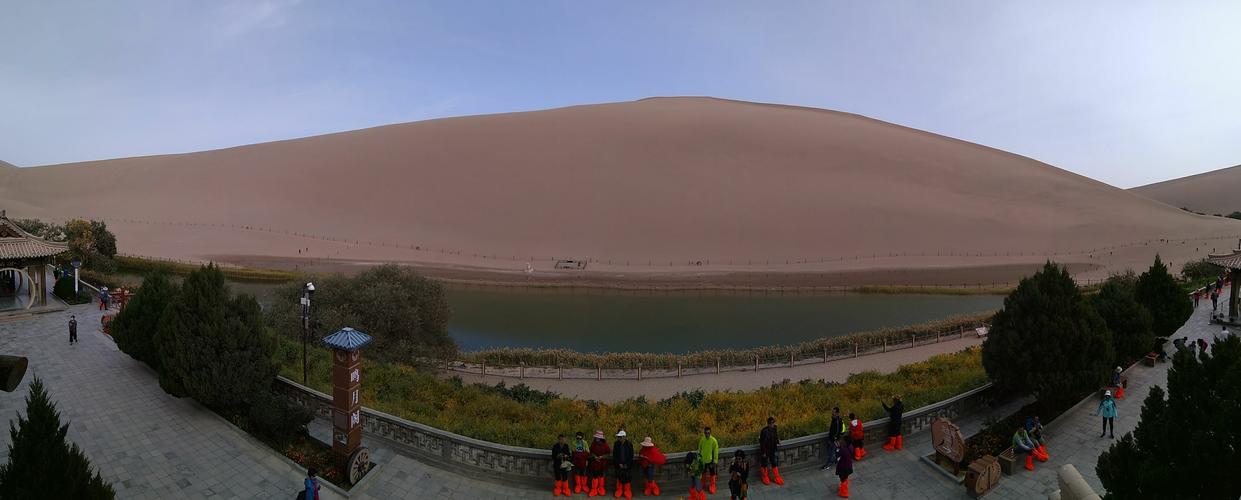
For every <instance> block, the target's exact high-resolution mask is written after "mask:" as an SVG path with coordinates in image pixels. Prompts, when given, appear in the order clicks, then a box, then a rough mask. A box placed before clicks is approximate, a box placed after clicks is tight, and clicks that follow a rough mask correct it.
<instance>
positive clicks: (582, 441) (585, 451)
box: [570, 431, 590, 493]
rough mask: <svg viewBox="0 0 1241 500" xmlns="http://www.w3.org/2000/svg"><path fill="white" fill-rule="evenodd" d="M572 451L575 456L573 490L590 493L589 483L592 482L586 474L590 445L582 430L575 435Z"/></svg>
mask: <svg viewBox="0 0 1241 500" xmlns="http://www.w3.org/2000/svg"><path fill="white" fill-rule="evenodd" d="M570 453H572V455H571V456H572V457H573V492H574V493H589V492H590V488H588V487H587V485H589V484H590V482H589V481H588V480H587V479H586V475H587V474H588V467H589V465H590V445H589V444H587V443H586V436H585V435H583V434H582V431H577V434H575V435H574V439H573V443H572V450H571V452H570Z"/></svg>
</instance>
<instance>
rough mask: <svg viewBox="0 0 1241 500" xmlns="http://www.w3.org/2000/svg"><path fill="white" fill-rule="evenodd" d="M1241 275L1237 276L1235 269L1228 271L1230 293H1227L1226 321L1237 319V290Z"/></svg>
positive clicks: (1239, 287) (1240, 289) (1240, 282)
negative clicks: (1230, 286) (1230, 285)
mask: <svg viewBox="0 0 1241 500" xmlns="http://www.w3.org/2000/svg"><path fill="white" fill-rule="evenodd" d="M1237 278H1241V276H1237V270H1236V269H1230V270H1229V271H1228V280H1229V281H1231V282H1232V293H1231V294H1229V295H1228V321H1230V322H1235V321H1237V292H1238V291H1241V279H1237Z"/></svg>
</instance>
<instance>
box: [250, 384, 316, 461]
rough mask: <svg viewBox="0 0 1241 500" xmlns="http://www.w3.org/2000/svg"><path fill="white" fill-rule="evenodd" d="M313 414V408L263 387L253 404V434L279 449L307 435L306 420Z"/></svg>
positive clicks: (251, 406)
mask: <svg viewBox="0 0 1241 500" xmlns="http://www.w3.org/2000/svg"><path fill="white" fill-rule="evenodd" d="M313 418H314V415H312V414H311V413H310V410H307V409H305V408H303V407H301V406H298V405H295V404H292V403H290V402H289V400H288V399H287V398H285V397H283V396H281V395H279V394H274V393H272V392H271V391H262V392H260V393H258V394H256V395H255V397H254V401H253V402H252V403H251V404H250V409H249V412H248V414H247V423H248V427H249V429H248V430H249V431H250V433H251V434H254V435H255V436H256V437H258V438H259V439H261V440H263V441H264V442H266V443H268V444H269V445H271V446H272V447H273V448H276V449H277V450H280V449H284V448H285V447H286V446H289V444H290V443H292V442H293V440H294V439H296V438H298V437H300V436H304V435H306V424H309V423H310V421H311V420H312V419H313Z"/></svg>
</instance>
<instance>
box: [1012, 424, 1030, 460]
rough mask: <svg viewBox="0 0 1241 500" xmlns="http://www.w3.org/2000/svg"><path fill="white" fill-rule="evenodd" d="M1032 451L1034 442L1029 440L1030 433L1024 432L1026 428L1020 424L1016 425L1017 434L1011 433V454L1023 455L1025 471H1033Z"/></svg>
mask: <svg viewBox="0 0 1241 500" xmlns="http://www.w3.org/2000/svg"><path fill="white" fill-rule="evenodd" d="M1034 449H1035V446H1034V441H1031V440H1030V433H1028V432H1026V428H1025V427H1023V426H1021V424H1017V432H1014V433H1013V454H1014V455H1016V454H1021V453H1025V455H1026V470H1034ZM1013 458H1016V457H1013Z"/></svg>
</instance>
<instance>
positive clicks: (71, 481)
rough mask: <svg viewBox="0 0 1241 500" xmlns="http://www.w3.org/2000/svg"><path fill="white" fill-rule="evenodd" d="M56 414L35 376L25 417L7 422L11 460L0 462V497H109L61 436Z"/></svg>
mask: <svg viewBox="0 0 1241 500" xmlns="http://www.w3.org/2000/svg"><path fill="white" fill-rule="evenodd" d="M68 433H69V424H64V425H61V423H60V412H59V411H57V410H56V404H55V403H53V402H52V401H51V399H49V398H48V395H47V391H46V390H45V389H44V387H43V381H42V380H39V378H38V377H35V378H34V380H32V381H31V382H30V393H29V394H27V395H26V416H25V417H24V418H23V417H22V416H21V415H18V417H17V424H16V425H14V424H13V422H11V421H10V422H9V437H10V439H11V440H12V442H11V443H10V444H9V461H8V462H7V463H5V464H4V465H0V498H14V499H17V498H23V499H49V500H51V499H57V500H59V499H63V498H84V499H109V498H114V497H115V496H116V493H115V492H113V491H112V486H111V485H109V484H108V483H106V482H104V480H103V478H101V477H99V473H98V472H96V471H94V470H93V469H92V468H91V465H90V460H88V459H87V458H86V455H85V454H84V453H82V450H80V449H78V447H77V445H76V444H73V443H70V442H69V441H68V440H67V439H66V438H65V436H66V435H68Z"/></svg>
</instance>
